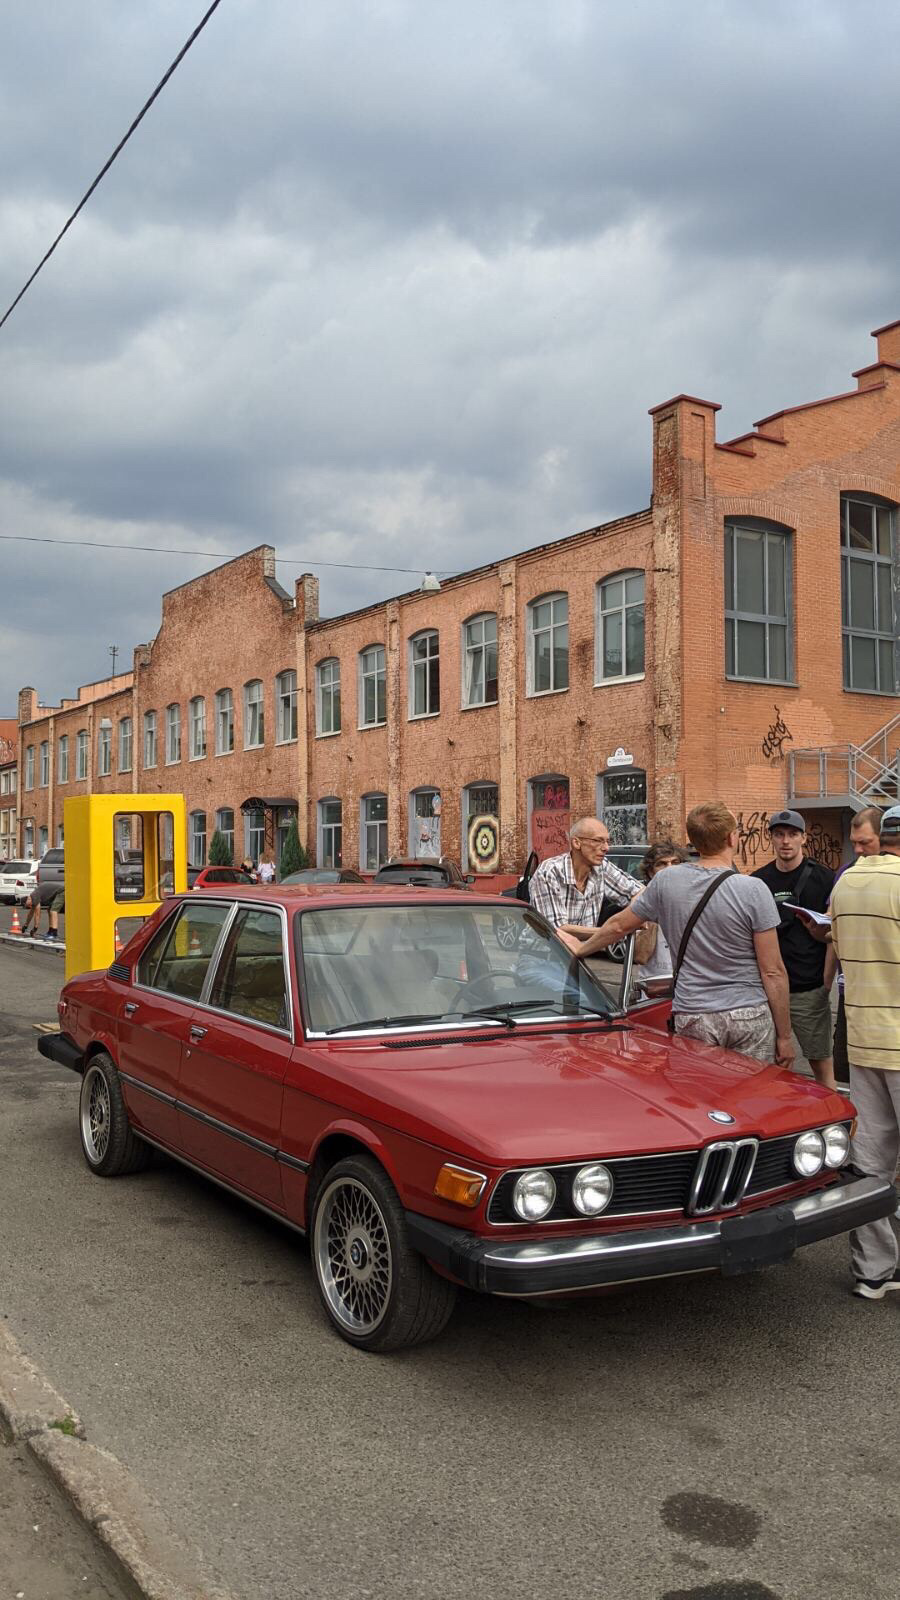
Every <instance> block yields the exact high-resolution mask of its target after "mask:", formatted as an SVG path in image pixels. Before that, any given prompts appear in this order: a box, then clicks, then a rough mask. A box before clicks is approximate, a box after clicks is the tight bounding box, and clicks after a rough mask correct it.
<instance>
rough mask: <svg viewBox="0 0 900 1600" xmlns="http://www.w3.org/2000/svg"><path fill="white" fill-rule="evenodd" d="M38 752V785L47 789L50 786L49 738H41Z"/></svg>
mask: <svg viewBox="0 0 900 1600" xmlns="http://www.w3.org/2000/svg"><path fill="white" fill-rule="evenodd" d="M38 754H39V758H40V759H39V763H38V772H39V782H40V786H41V788H42V789H49V787H50V740H49V739H42V740H41V744H40V750H39V752H38Z"/></svg>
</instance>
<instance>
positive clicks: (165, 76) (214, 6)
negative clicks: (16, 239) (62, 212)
mask: <svg viewBox="0 0 900 1600" xmlns="http://www.w3.org/2000/svg"><path fill="white" fill-rule="evenodd" d="M220 4H221V0H213V3H212V5H211V6H210V8H209V10H208V11H207V13H206V15H205V16H204V17H203V19H202V21H201V22H198V24H197V26H196V28H195V29H194V31H193V33H192V34H191V36H190V38H189V39H188V40H187V42H186V43H185V44H183V45H182V47H181V49H180V50H179V52H178V54H177V56H176V57H175V60H174V61H173V62H172V65H171V66H170V67H169V69H168V71H167V72H166V73H164V74H163V76H162V77H161V78H160V80H159V83H158V84H157V85H156V88H155V89H154V91H153V93H152V94H151V96H150V99H149V100H148V101H147V102H146V104H145V105H144V106H143V107H142V108H141V110H140V111H139V112H138V114H137V116H136V117H135V119H134V121H133V123H132V124H131V127H130V128H129V129H128V132H127V133H126V134H125V137H124V138H123V139H120V140H119V143H118V144H117V145H116V148H115V150H114V151H113V153H112V155H111V156H110V158H109V160H108V161H107V162H106V164H105V165H104V166H103V167H101V169H100V171H99V172H98V173H97V176H96V178H95V179H94V181H93V183H92V184H91V186H90V188H89V189H88V190H87V192H86V193H85V194H83V195H82V197H81V199H80V200H79V202H78V204H77V206H76V207H75V210H74V211H73V212H72V215H71V216H70V217H69V219H68V221H67V222H66V223H65V225H64V226H63V227H62V228H60V231H59V233H58V234H57V235H56V238H55V239H54V241H53V243H52V244H51V246H50V249H49V250H48V251H47V253H46V255H44V256H42V258H41V260H40V261H39V262H38V264H37V266H36V267H35V269H34V271H33V273H32V274H31V277H30V278H29V279H28V282H27V283H26V284H24V285H23V286H22V288H21V289H20V290H19V292H18V294H17V295H16V298H15V300H14V301H13V303H12V305H11V306H9V307H8V308H7V309H6V311H4V313H3V316H2V317H0V328H2V327H3V324H4V323H5V322H6V320H7V318H8V317H11V316H12V314H13V312H14V311H15V309H16V306H17V305H18V304H19V301H20V300H21V299H22V298H23V297H24V295H26V294H27V292H28V290H29V289H30V288H31V285H32V284H33V283H34V280H35V278H36V277H37V275H38V273H39V272H40V270H41V268H42V267H44V266H46V264H47V262H48V261H49V260H50V257H51V256H52V254H53V252H54V250H55V249H56V246H57V245H58V244H59V242H60V240H61V239H62V238H63V235H64V234H66V233H68V231H69V229H70V228H71V226H72V223H73V222H74V221H75V218H76V217H77V216H78V213H79V211H81V210H82V208H83V207H84V206H86V205H87V202H88V201H89V200H90V198H91V195H92V194H93V192H94V190H95V189H96V187H97V185H98V184H99V183H100V182H101V181H102V179H103V178H105V177H106V174H107V173H108V171H109V169H110V167H111V166H112V164H113V162H114V161H115V159H116V157H117V156H118V155H119V154H120V153H121V152H122V151H123V150H124V148H125V146H126V144H127V143H128V141H129V139H130V138H131V135H132V134H133V133H134V131H135V129H136V128H137V127H138V125H139V124H140V123H141V122H143V120H144V118H145V116H146V115H147V112H148V111H149V110H150V107H151V106H152V104H153V102H154V100H155V99H156V98H157V96H158V95H160V94H161V93H162V91H163V89H164V88H165V86H166V84H167V83H168V81H169V79H170V78H171V76H172V73H173V72H174V71H175V68H176V67H177V66H179V64H180V63H181V62H182V61H183V60H184V58H185V56H186V55H187V53H188V51H189V50H190V48H191V45H192V44H193V43H194V40H195V39H197V38H199V36H200V34H201V33H202V32H203V29H204V28H205V27H206V24H207V23H208V21H209V19H210V17H211V16H212V14H213V12H214V11H215V10H216V9H217V7H218V6H219V5H220Z"/></svg>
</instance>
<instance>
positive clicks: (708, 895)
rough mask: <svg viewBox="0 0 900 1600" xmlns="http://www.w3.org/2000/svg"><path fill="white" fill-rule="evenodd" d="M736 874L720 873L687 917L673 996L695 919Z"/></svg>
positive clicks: (731, 872)
mask: <svg viewBox="0 0 900 1600" xmlns="http://www.w3.org/2000/svg"><path fill="white" fill-rule="evenodd" d="M736 873H737V867H728V868H727V869H726V871H725V872H720V873H719V875H718V877H716V878H713V881H712V883H711V884H710V886H709V888H708V889H706V890H705V891H704V893H703V894H702V895H701V896H700V899H699V900H698V901H697V904H696V905H695V907H694V909H693V911H692V912H691V914H690V916H689V917H688V921H687V927H686V928H685V930H684V933H683V934H682V935H681V943H680V945H679V946H678V955H677V956H676V958H675V972H674V974H673V977H674V982H673V984H672V994H673V995H674V993H675V984H676V983H677V982H678V974H679V972H680V971H681V964H682V962H683V960H684V956H685V951H686V950H687V947H688V940H689V939H690V937H691V934H692V933H693V931H694V926H695V924H696V922H697V918H698V917H699V915H700V913H701V911H702V910H703V908H704V906H705V905H706V902H707V900H710V899H712V896H713V895H714V894H715V892H716V890H717V889H718V887H719V885H720V883H724V882H725V879H726V878H733V877H734V876H735V875H736Z"/></svg>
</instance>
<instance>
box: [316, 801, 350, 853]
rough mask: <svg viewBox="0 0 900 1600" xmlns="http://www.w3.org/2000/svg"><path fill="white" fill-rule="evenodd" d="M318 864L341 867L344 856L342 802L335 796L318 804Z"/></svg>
mask: <svg viewBox="0 0 900 1600" xmlns="http://www.w3.org/2000/svg"><path fill="white" fill-rule="evenodd" d="M318 824H319V826H318V835H319V838H318V847H319V848H318V865H319V866H320V867H340V866H342V865H343V858H344V839H343V834H344V830H343V825H342V814H341V802H340V800H337V799H335V797H334V796H328V797H327V798H326V799H324V800H320V801H319V805H318Z"/></svg>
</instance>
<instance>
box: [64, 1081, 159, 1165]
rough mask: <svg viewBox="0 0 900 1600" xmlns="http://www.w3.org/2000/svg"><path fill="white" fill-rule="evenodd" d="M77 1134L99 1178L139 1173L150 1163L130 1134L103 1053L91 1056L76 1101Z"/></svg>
mask: <svg viewBox="0 0 900 1600" xmlns="http://www.w3.org/2000/svg"><path fill="white" fill-rule="evenodd" d="M78 1131H79V1133H80V1135H81V1149H82V1154H83V1155H84V1159H85V1161H86V1162H87V1164H88V1166H89V1167H90V1169H91V1171H92V1172H93V1173H94V1174H95V1175H96V1176H97V1177H98V1178H118V1177H119V1176H120V1175H121V1174H122V1173H125V1172H140V1170H141V1168H142V1167H146V1166H147V1164H148V1162H149V1160H150V1156H151V1151H150V1148H149V1146H148V1145H146V1144H145V1143H144V1141H143V1139H139V1138H138V1136H137V1134H136V1133H134V1132H133V1130H132V1127H131V1123H130V1122H129V1120H128V1112H127V1111H126V1110H125V1100H124V1098H123V1095H122V1084H121V1081H120V1079H119V1074H118V1072H117V1071H116V1068H115V1063H114V1062H113V1061H112V1059H111V1057H110V1056H108V1055H107V1054H106V1052H105V1051H100V1052H98V1054H97V1055H95V1056H91V1059H90V1061H89V1062H88V1064H87V1066H86V1068H85V1071H84V1077H83V1078H82V1080H81V1094H80V1095H79V1097H78Z"/></svg>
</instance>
